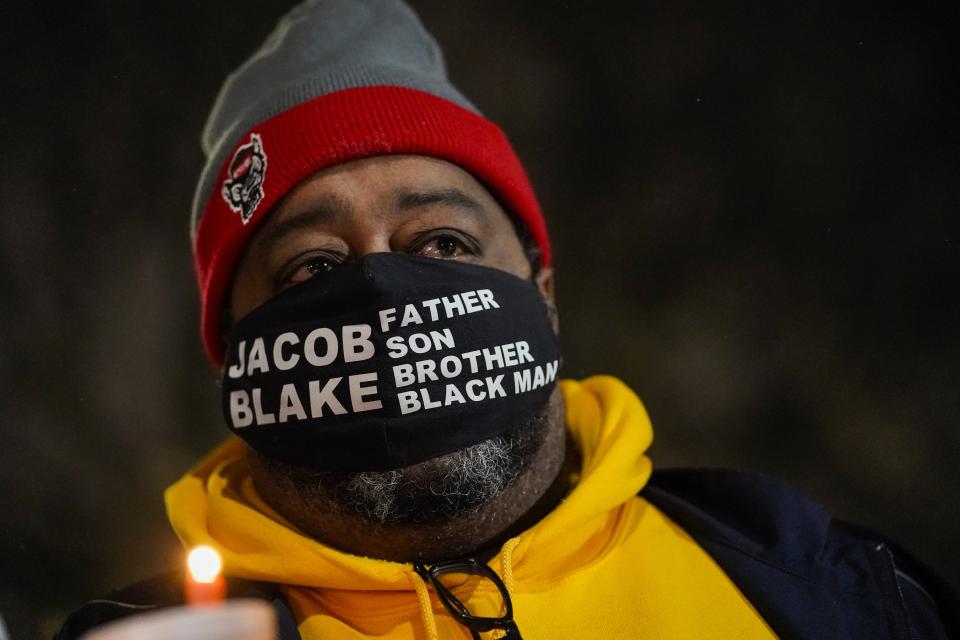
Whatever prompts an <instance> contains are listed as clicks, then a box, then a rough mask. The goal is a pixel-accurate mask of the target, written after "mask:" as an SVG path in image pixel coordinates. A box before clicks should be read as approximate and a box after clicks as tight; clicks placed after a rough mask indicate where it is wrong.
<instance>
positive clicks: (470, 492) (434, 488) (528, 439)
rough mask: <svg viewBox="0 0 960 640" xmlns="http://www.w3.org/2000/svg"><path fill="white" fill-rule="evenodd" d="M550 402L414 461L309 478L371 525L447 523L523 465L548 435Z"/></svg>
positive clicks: (483, 500) (500, 487)
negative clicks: (467, 442) (500, 429)
mask: <svg viewBox="0 0 960 640" xmlns="http://www.w3.org/2000/svg"><path fill="white" fill-rule="evenodd" d="M548 406H549V405H547V406H545V407H544V408H543V409H542V410H541V411H540V413H538V414H537V415H536V416H534V417H532V418H529V419H528V420H526V421H524V422H523V423H521V424H520V425H519V426H517V427H515V428H514V429H512V430H511V431H509V432H507V433H506V434H504V435H502V436H498V437H495V438H491V439H489V440H485V441H483V442H481V443H479V444H476V445H473V446H470V447H467V448H465V449H461V450H459V451H455V452H453V453H450V454H446V455H443V456H439V457H437V458H433V459H431V460H427V461H426V462H422V463H420V464H418V465H414V466H411V467H405V468H403V469H394V470H391V471H365V472H361V473H346V472H330V471H324V472H317V473H314V474H311V476H312V477H311V479H312V480H313V481H314V482H316V483H317V485H318V486H317V489H318V490H319V492H321V493H324V494H326V495H327V496H328V497H329V498H330V499H331V500H332V501H333V502H334V503H336V504H337V505H338V508H339V509H340V510H341V511H342V512H343V513H345V514H347V515H353V516H358V517H360V518H362V519H363V520H366V521H368V522H370V523H373V524H377V525H380V526H404V525H424V524H435V523H441V522H445V521H448V520H450V519H452V518H455V517H457V516H460V515H463V514H465V513H469V512H471V511H473V510H474V509H477V508H479V507H480V506H482V505H484V504H486V503H488V502H489V501H490V500H492V499H494V498H495V497H496V496H498V495H499V494H500V493H502V492H503V491H504V490H505V489H506V488H507V487H508V486H510V483H511V482H513V481H514V480H515V479H516V478H517V477H518V476H519V475H520V474H521V472H522V471H523V470H524V469H526V468H527V466H528V464H529V462H530V461H531V460H532V459H533V457H534V456H535V455H536V453H537V452H538V451H539V450H540V448H541V447H542V446H543V443H544V442H545V441H546V439H547V434H548V432H549V424H550V421H549V419H548V417H547V416H548Z"/></svg>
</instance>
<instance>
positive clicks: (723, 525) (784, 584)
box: [55, 469, 960, 640]
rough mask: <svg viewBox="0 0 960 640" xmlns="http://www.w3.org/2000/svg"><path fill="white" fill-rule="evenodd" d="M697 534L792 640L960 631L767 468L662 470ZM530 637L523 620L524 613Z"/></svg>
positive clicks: (888, 552)
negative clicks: (763, 473)
mask: <svg viewBox="0 0 960 640" xmlns="http://www.w3.org/2000/svg"><path fill="white" fill-rule="evenodd" d="M641 495H642V496H643V497H645V498H646V499H647V500H649V501H650V502H651V503H653V504H654V505H656V506H657V507H658V508H659V509H660V510H661V511H663V512H664V513H666V514H667V515H668V516H669V517H670V518H671V519H672V520H673V521H674V522H676V523H677V524H679V525H680V526H681V527H683V529H684V530H685V531H687V533H688V534H690V536H691V537H692V538H694V539H695V540H696V541H697V543H698V544H700V546H702V547H703V548H704V549H705V550H706V551H707V553H709V554H710V555H711V556H712V557H713V559H714V560H716V562H717V564H719V565H720V567H722V568H723V570H724V571H725V572H726V573H727V575H728V576H729V577H730V579H731V580H733V582H734V583H735V584H736V585H737V587H739V589H740V590H741V591H742V592H743V594H744V595H745V596H746V597H747V599H748V600H749V601H750V602H751V603H752V604H753V606H754V607H755V608H756V610H757V611H758V612H759V613H760V615H762V616H763V618H764V620H766V621H767V623H768V624H769V625H770V627H771V628H772V629H773V630H774V632H776V633H777V635H778V636H779V637H780V638H783V639H785V640H789V639H793V638H796V639H804V640H806V639H810V640H825V639H834V638H836V639H850V640H861V639H864V640H940V639H942V638H956V637H960V622H958V615H960V599H958V597H957V593H956V592H955V591H954V590H952V589H951V588H950V587H949V585H947V584H946V583H945V582H943V581H942V580H940V579H939V578H938V577H937V576H936V575H935V574H934V573H933V572H932V571H930V570H929V569H927V568H926V567H924V566H923V565H921V564H920V563H919V562H917V561H916V560H914V559H913V558H911V557H910V556H909V555H907V554H906V553H904V552H903V551H902V550H900V549H899V548H898V547H897V546H896V545H894V544H892V543H891V542H889V541H887V540H884V539H883V538H881V537H880V536H878V535H877V534H874V533H872V532H870V531H867V530H865V529H862V528H860V527H857V526H854V525H851V524H847V523H843V522H839V521H837V520H833V519H831V518H830V516H829V515H827V513H826V511H824V509H823V508H822V507H821V506H819V505H818V504H816V503H815V502H813V501H811V500H810V499H809V498H807V497H806V496H804V495H802V494H801V493H799V492H797V491H796V490H794V489H792V488H790V487H789V486H787V485H785V484H782V483H780V482H777V481H774V480H771V479H769V478H766V477H764V476H761V475H757V474H753V473H745V472H741V471H731V470H724V469H709V470H705V469H668V470H662V471H656V472H654V474H653V476H652V477H651V479H650V482H649V483H648V484H647V486H646V488H644V490H643V492H642V493H641ZM228 584H229V593H230V596H231V597H256V598H263V599H266V600H268V601H270V602H271V603H272V604H273V606H274V608H275V609H276V611H277V619H278V625H279V629H278V632H279V633H278V638H279V639H280V640H300V634H299V633H298V631H297V626H296V621H295V620H294V617H293V614H292V613H291V611H290V608H289V607H288V606H287V603H286V602H285V601H284V600H283V598H282V596H281V595H280V593H279V590H278V589H277V588H276V587H275V586H274V585H270V584H267V583H256V582H248V581H244V580H230V581H229V583H228ZM182 585H183V582H182V575H177V574H168V575H165V576H161V577H159V578H154V579H152V580H148V581H146V582H141V583H139V584H136V585H134V586H132V587H128V588H127V589H124V590H122V591H120V592H116V593H114V594H111V595H110V596H107V597H106V598H102V599H99V600H93V601H91V602H88V603H87V604H86V605H84V606H83V607H82V608H80V609H79V610H78V611H76V612H75V613H73V614H72V615H71V616H70V617H69V618H68V619H67V621H66V622H65V623H64V625H63V627H62V628H61V629H60V631H59V632H58V633H57V635H56V638H55V640H72V639H74V638H77V637H79V636H80V635H81V634H82V633H83V632H85V631H86V630H88V629H90V628H92V627H95V626H97V625H99V624H102V623H104V622H108V621H110V620H114V619H117V618H121V617H125V616H127V615H131V614H134V613H138V612H143V611H145V610H152V609H156V608H160V607H164V606H169V605H174V604H180V603H182V598H183V595H182ZM517 624H518V626H519V627H520V631H521V633H522V632H523V620H517Z"/></svg>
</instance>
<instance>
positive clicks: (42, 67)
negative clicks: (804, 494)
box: [0, 0, 960, 639]
mask: <svg viewBox="0 0 960 640" xmlns="http://www.w3.org/2000/svg"><path fill="white" fill-rule="evenodd" d="M415 5H416V7H417V8H418V10H419V11H420V13H421V15H422V17H423V19H424V21H425V22H426V24H427V25H428V27H430V28H431V29H432V30H433V31H434V32H435V34H436V35H437V37H438V39H439V40H440V42H441V43H442V44H443V45H444V47H445V49H446V52H447V59H448V65H449V67H450V72H451V75H452V77H453V78H454V79H455V81H456V82H457V84H458V85H459V86H460V87H461V88H462V89H463V90H464V92H465V93H466V94H467V95H468V96H470V97H472V98H473V99H474V101H475V102H476V103H478V104H479V105H480V107H481V108H482V109H483V110H484V111H485V112H486V113H487V114H488V115H489V116H490V117H491V118H492V119H494V120H496V121H498V122H500V123H501V124H502V125H503V127H504V128H505V129H506V131H507V132H508V133H509V134H510V136H511V138H512V140H513V141H514V143H515V145H516V147H517V149H518V152H519V154H520V156H521V157H522V158H523V159H524V160H525V162H526V163H527V166H528V168H529V171H530V173H531V176H532V179H533V182H534V184H535V186H536V188H537V190H538V192H539V194H540V197H541V199H542V203H543V205H544V208H545V210H546V211H547V214H548V219H549V222H550V226H551V230H552V234H553V241H554V244H555V247H556V251H557V267H558V273H559V299H560V310H561V325H562V331H563V334H564V340H565V349H566V358H567V360H566V369H565V372H564V373H565V374H566V375H567V376H574V377H580V376H585V375H588V374H592V373H601V372H602V373H612V374H615V375H618V376H621V377H622V378H624V379H625V380H626V381H627V382H628V383H630V385H631V386H633V387H634V388H635V389H636V390H637V392H638V393H639V394H640V395H641V396H642V397H643V398H644V400H645V402H646V404H647V406H648V408H649V410H650V413H651V415H652V417H653V421H654V426H655V429H656V437H657V439H656V443H655V445H654V447H653V451H652V454H653V458H654V462H655V463H656V464H657V465H661V466H666V465H724V466H735V467H743V468H750V469H757V470H760V471H763V472H766V473H769V474H773V475H776V476H778V477H780V478H784V479H786V480H788V481H790V482H792V483H795V484H796V485H799V486H800V487H802V488H803V489H805V490H806V491H808V492H809V493H810V494H812V495H813V496H814V497H815V498H817V499H818V500H820V501H822V502H823V503H825V504H826V505H827V506H828V507H829V508H830V509H831V510H832V511H833V512H834V513H835V514H837V515H839V516H842V517H845V518H849V519H854V520H857V521H860V522H862V523H865V524H867V525H870V526H873V527H876V528H879V529H882V530H883V531H885V532H887V533H888V534H890V535H891V536H893V537H895V538H898V539H900V540H902V541H903V542H904V543H905V544H906V545H907V546H908V547H910V548H911V549H913V550H914V551H915V552H916V553H917V554H919V555H920V556H921V557H922V558H923V559H925V560H926V561H928V562H929V563H931V564H932V565H934V566H935V567H937V568H938V569H940V570H941V571H942V572H943V573H944V574H945V575H946V576H948V577H949V578H951V579H952V580H953V581H955V582H956V581H958V579H960V549H958V545H957V544H956V540H957V538H958V536H960V521H958V500H957V492H958V490H960V476H958V473H957V471H956V468H957V465H958V462H960V461H958V455H957V454H958V453H960V446H958V445H960V432H958V429H957V420H958V417H960V399H958V384H957V381H958V380H960V358H958V356H960V335H958V331H957V327H958V320H960V317H958V316H960V313H958V312H960V302H958V296H957V291H960V288H958V284H960V283H958V280H960V263H958V249H957V245H958V243H960V234H958V232H957V231H958V230H957V213H958V210H960V197H958V196H960V188H958V175H960V173H958V169H960V154H958V151H960V145H958V137H960V136H958V133H960V127H958V115H960V113H958V108H957V100H958V97H960V96H958V93H960V91H958V88H960V83H958V77H960V76H958V73H957V62H958V59H960V56H958V45H957V36H956V31H957V25H958V22H957V15H956V10H955V9H954V8H953V6H956V3H943V4H942V5H922V4H918V3H911V4H909V5H906V4H905V5H904V6H902V7H900V8H898V9H894V10H891V9H885V8H880V7H877V6H868V5H865V4H864V5H858V4H850V3H848V4H842V5H837V4H832V5H831V7H830V8H814V7H812V6H807V3H792V4H789V5H787V4H780V3H776V2H755V3H750V4H747V3H730V7H728V8H723V7H720V6H718V4H717V3H710V8H709V9H704V8H703V7H701V6H699V3H688V2H673V3H669V5H667V4H666V3H664V4H661V3H655V4H654V3H631V6H630V7H625V6H624V5H621V4H619V3H558V2H556V1H536V2H534V1H529V0H524V1H523V2H517V1H516V0H497V1H493V0H483V1H479V0H477V1H473V2H459V1H450V0H418V1H416V2H415ZM280 11H281V9H280V8H277V7H276V6H274V3H267V2H259V3H255V2H241V3H230V4H214V3H207V2H191V3H168V2H159V3H144V2H114V3H106V2H83V3H80V2H77V3H71V4H66V3H64V4H62V5H61V4H59V3H3V6H2V9H0V12H2V13H0V25H2V26H0V29H2V32H0V39H2V45H0V46H2V47H3V49H2V59H0V83H2V85H0V90H2V93H0V136H2V138H0V157H2V161H0V207H2V214H0V243H2V244H0V252H2V253H0V255H2V269H0V295H2V305H3V306H2V309H3V315H2V326H0V358H2V363H0V384H2V389H3V391H2V410H0V429H2V431H0V613H2V615H3V616H4V617H5V618H6V620H7V623H8V626H9V627H10V629H11V632H12V634H13V637H14V638H15V639H21V638H31V637H36V636H38V635H49V634H50V633H51V632H52V630H53V629H54V628H55V627H56V625H57V623H58V621H59V620H60V619H61V618H62V616H63V615H64V614H65V613H66V612H67V611H68V610H69V609H71V608H72V607H74V606H76V605H78V604H79V603H80V602H81V601H82V600H84V599H86V598H90V597H93V596H95V595H98V594H100V593H102V592H104V591H105V590H108V589H110V588H112V587H114V586H118V585H120V584H122V583H126V582H129V581H132V580H135V579H137V578H138V577H143V576H145V575H147V574H150V573H152V572H156V571H159V570H161V569H163V568H165V567H169V566H171V565H173V564H174V563H177V562H179V561H180V559H181V555H180V551H179V550H178V546H177V542H176V540H175V538H174V536H173V535H172V533H170V531H169V528H168V527H167V525H166V522H165V517H164V513H163V507H162V501H161V491H162V489H163V488H164V487H165V486H166V485H167V484H169V483H170V482H172V481H173V480H174V479H176V478H177V477H178V476H179V474H180V473H181V472H182V471H184V470H185V469H186V468H187V467H188V466H189V465H190V464H191V463H192V462H193V461H194V460H195V459H196V458H197V457H198V456H200V455H201V454H202V453H203V452H204V451H205V450H206V449H207V448H209V447H211V446H212V445H213V444H215V443H216V442H217V441H219V440H220V439H221V438H223V437H224V436H225V435H226V431H225V430H224V429H223V427H222V422H221V418H220V416H219V409H218V402H219V396H218V390H217V377H218V376H217V373H216V372H215V371H213V370H212V369H211V368H210V367H209V365H207V364H206V362H205V361H204V359H203V356H202V354H201V349H200V343H199V339H198V336H197V324H198V319H197V315H198V314H197V294H196V290H195V286H194V281H193V275H192V271H191V257H190V248H189V240H188V217H189V208H190V200H191V196H192V191H193V188H194V184H195V180H196V178H197V177H198V175H199V171H200V168H201V165H202V162H203V158H202V156H201V153H200V151H199V134H200V129H201V127H202V124H203V121H204V118H205V115H206V112H207V110H208V109H209V107H210V105H211V104H212V101H213V98H214V96H215V94H216V92H217V89H218V88H219V85H220V82H221V81H222V79H223V77H224V76H225V74H226V73H227V72H228V71H230V70H231V69H233V68H234V67H235V66H237V65H238V64H239V63H240V62H241V61H242V60H243V58H244V57H245V56H246V55H247V54H248V53H249V52H251V51H252V50H253V49H254V48H255V47H256V46H257V45H258V44H259V43H260V41H261V40H262V39H263V38H264V37H265V35H266V34H267V33H268V31H269V30H270V29H271V28H272V25H273V22H274V21H275V19H276V18H277V17H278V15H279V13H280Z"/></svg>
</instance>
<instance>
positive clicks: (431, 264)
mask: <svg viewBox="0 0 960 640" xmlns="http://www.w3.org/2000/svg"><path fill="white" fill-rule="evenodd" d="M559 364H560V351H559V344H558V341H557V337H556V335H555V334H554V332H553V328H552V325H551V323H550V319H549V317H548V314H547V308H546V305H545V304H544V302H543V300H542V298H541V296H540V292H539V291H538V289H537V287H536V286H535V285H534V284H533V283H532V282H530V281H527V280H523V279H521V278H517V277H515V276H513V275H510V274H508V273H506V272H503V271H500V270H498V269H491V268H488V267H479V266H474V265H467V264H463V263H459V262H453V261H447V260H437V259H431V258H420V257H411V256H406V255H399V254H390V253H377V254H371V255H368V256H366V257H364V258H363V259H361V260H358V261H357V262H354V263H352V264H348V265H345V266H342V267H338V268H336V269H334V270H333V271H330V272H328V273H323V274H319V275H316V276H314V277H313V278H311V279H310V280H308V281H307V282H305V283H303V284H299V285H297V286H294V287H291V288H290V289H288V290H286V291H283V292H281V293H279V294H277V295H276V296H274V297H273V298H271V299H270V300H269V301H267V302H266V303H264V304H263V305H262V306H260V307H258V308H256V309H254V310H253V311H252V312H250V313H249V314H248V315H247V316H246V317H244V318H243V319H242V320H240V322H238V323H237V325H236V327H235V328H234V330H233V332H232V333H231V336H230V347H229V349H228V351H227V363H226V368H225V370H224V376H223V413H224V416H225V417H226V420H227V425H228V426H229V427H230V429H231V430H232V431H233V432H234V433H236V434H237V435H238V436H240V437H241V438H243V439H244V440H246V441H247V443H248V444H250V446H252V447H253V448H254V449H256V450H258V451H260V452H262V453H264V454H266V455H268V456H270V457H273V458H276V459H279V460H282V461H285V462H290V463H293V464H300V465H305V466H310V467H313V468H316V469H321V470H329V471H382V470H387V469H396V468H399V467H404V466H408V465H411V464H416V463H417V462H422V461H424V460H427V459H429V458H432V457H435V456H439V455H443V454H445V453H450V452H452V451H456V450H458V449H462V448H464V447H468V446H470V445H474V444H477V443H479V442H483V441H484V440H487V439H489V438H493V437H496V436H499V435H501V434H502V433H504V432H505V431H507V430H509V429H510V428H511V427H513V426H514V425H517V424H520V423H521V422H522V421H524V420H526V419H528V418H530V417H532V416H534V415H536V414H537V413H538V412H540V411H541V410H542V409H543V407H544V405H545V404H546V402H547V400H548V399H549V397H550V393H551V391H552V389H553V387H554V384H555V382H556V379H557V370H558V368H559Z"/></svg>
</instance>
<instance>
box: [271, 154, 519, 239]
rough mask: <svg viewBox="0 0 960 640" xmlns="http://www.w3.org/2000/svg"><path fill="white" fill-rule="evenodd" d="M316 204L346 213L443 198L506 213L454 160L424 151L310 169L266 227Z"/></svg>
mask: <svg viewBox="0 0 960 640" xmlns="http://www.w3.org/2000/svg"><path fill="white" fill-rule="evenodd" d="M418 196H419V198H418ZM317 204H325V205H327V207H326V208H327V209H328V210H330V212H331V213H335V214H340V215H341V216H342V217H344V218H348V217H350V216H357V215H360V216H362V215H369V214H372V213H377V212H382V211H384V210H391V209H398V208H399V209H411V208H414V207H415V206H416V205H417V204H421V205H428V204H446V205H457V206H459V207H460V208H462V209H465V210H467V211H471V210H472V212H473V213H477V214H486V215H488V216H494V217H497V216H502V217H503V218H504V219H506V213H505V212H504V211H503V209H502V208H501V207H500V205H499V203H498V202H497V201H496V199H495V198H494V197H493V196H492V195H491V194H490V192H489V191H487V189H485V188H484V187H483V186H482V185H481V184H480V183H479V182H478V181H477V180H476V178H474V177H473V176H472V175H471V174H470V173H468V172H467V171H464V170H463V169H462V168H460V167H458V166H457V165H455V164H452V163H450V162H446V161H445V160H440V159H437V158H430V157H426V156H414V155H390V156H376V157H372V158H363V159H360V160H353V161H350V162H345V163H343V164H339V165H336V166H334V167H330V168H328V169H325V170H323V171H320V172H319V173H316V174H314V175H313V176H311V177H310V178H308V179H306V180H304V181H303V182H302V183H300V184H299V185H297V187H295V188H294V189H293V190H291V192H290V193H289V194H287V196H286V197H284V199H283V200H282V201H281V202H280V203H279V204H278V206H277V207H276V209H275V210H274V212H273V213H272V214H271V215H270V217H269V218H268V219H267V221H266V223H265V225H264V228H265V229H269V228H270V227H273V226H276V225H278V224H281V223H283V222H284V221H286V220H287V219H289V218H290V217H292V216H296V215H299V214H301V213H302V212H303V211H304V210H309V209H311V208H314V207H316V205H317Z"/></svg>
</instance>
